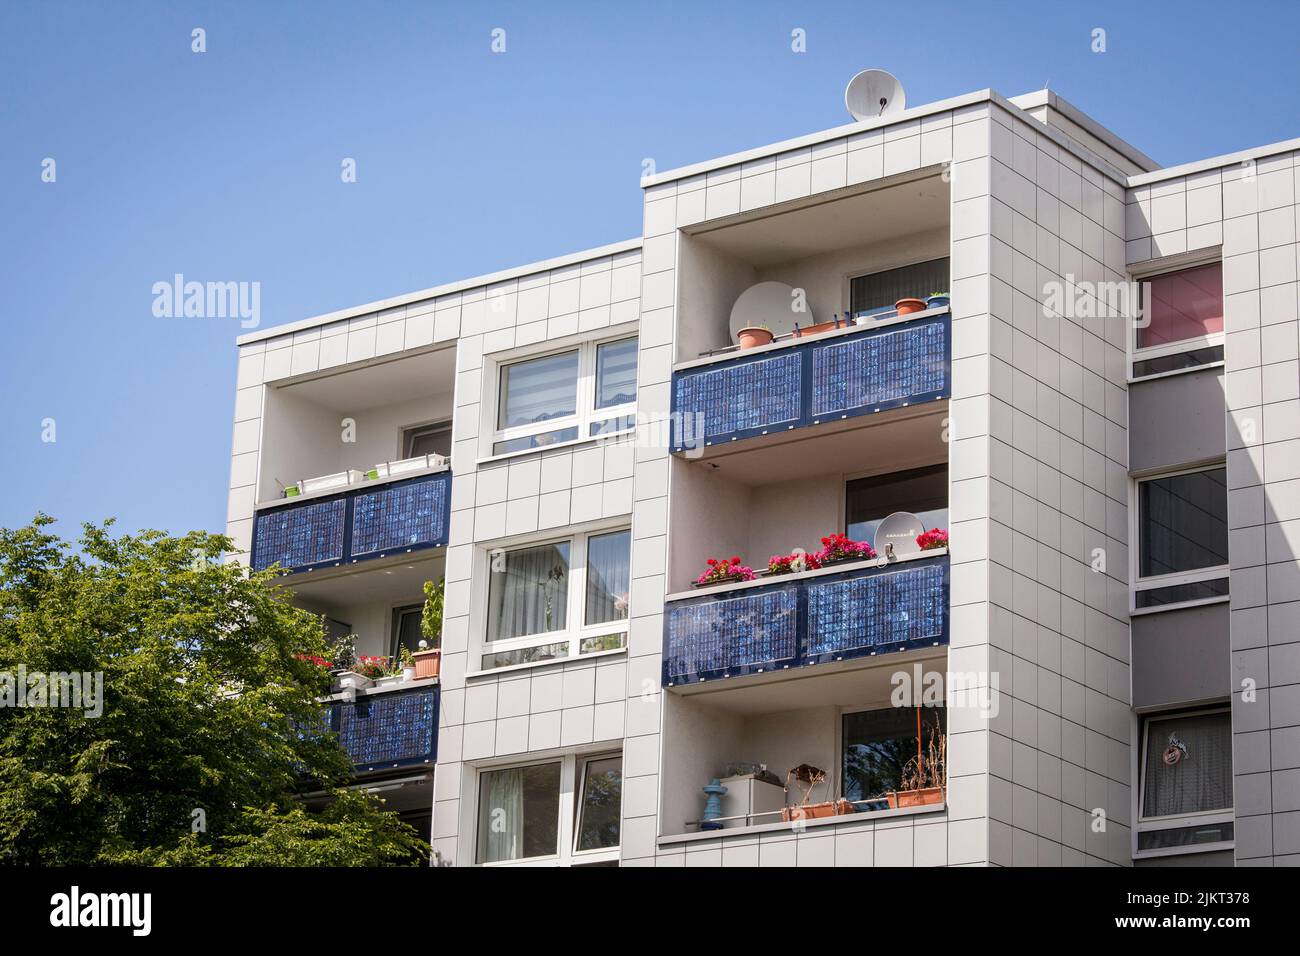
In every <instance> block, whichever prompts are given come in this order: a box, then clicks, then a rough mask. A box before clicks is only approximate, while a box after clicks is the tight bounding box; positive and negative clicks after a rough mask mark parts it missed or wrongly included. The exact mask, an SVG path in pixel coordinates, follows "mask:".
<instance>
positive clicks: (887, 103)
mask: <svg viewBox="0 0 1300 956" xmlns="http://www.w3.org/2000/svg"><path fill="white" fill-rule="evenodd" d="M844 105H845V106H847V107H848V108H849V112H850V113H852V114H853V118H854V119H855V120H857V121H858V122H859V123H861V122H863V121H864V120H872V119H875V118H876V117H878V116H887V115H888V114H890V113H899V112H902V110H903V109H904V108H905V107H906V106H907V97H906V96H905V95H904V94H903V84H902V83H899V82H898V80H897V79H895V78H894V74H892V73H886V72H885V71H884V70H863V71H862V72H861V73H859V74H858V75H857V76H855V77H854V78H853V79H851V80H849V85H848V86H847V87H845V88H844Z"/></svg>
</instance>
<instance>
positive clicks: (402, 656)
mask: <svg viewBox="0 0 1300 956" xmlns="http://www.w3.org/2000/svg"><path fill="white" fill-rule="evenodd" d="M397 659H398V660H399V661H400V662H401V665H402V680H403V681H411V680H415V658H414V657H412V656H411V649H410V648H409V647H407V646H406V645H405V644H403V645H402V649H401V650H400V651H398V654H397Z"/></svg>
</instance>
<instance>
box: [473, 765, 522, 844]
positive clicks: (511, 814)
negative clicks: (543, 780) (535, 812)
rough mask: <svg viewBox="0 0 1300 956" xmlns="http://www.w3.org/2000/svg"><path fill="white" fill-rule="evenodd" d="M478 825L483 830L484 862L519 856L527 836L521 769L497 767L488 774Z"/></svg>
mask: <svg viewBox="0 0 1300 956" xmlns="http://www.w3.org/2000/svg"><path fill="white" fill-rule="evenodd" d="M479 826H480V827H481V828H482V829H483V831H484V840H483V851H482V853H481V856H482V860H481V862H483V863H499V862H500V861H502V860H517V859H519V857H520V856H521V855H522V851H523V837H524V780H523V771H522V770H497V771H495V772H493V773H492V774H491V775H490V776H489V782H488V787H487V793H486V794H484V797H483V806H482V808H481V812H480V814H479Z"/></svg>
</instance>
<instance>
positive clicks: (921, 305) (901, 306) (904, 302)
mask: <svg viewBox="0 0 1300 956" xmlns="http://www.w3.org/2000/svg"><path fill="white" fill-rule="evenodd" d="M894 308H895V309H896V310H897V311H898V314H899V315H911V314H912V313H913V312H924V311H925V300H924V299H899V300H898V301H897V302H895V303H894Z"/></svg>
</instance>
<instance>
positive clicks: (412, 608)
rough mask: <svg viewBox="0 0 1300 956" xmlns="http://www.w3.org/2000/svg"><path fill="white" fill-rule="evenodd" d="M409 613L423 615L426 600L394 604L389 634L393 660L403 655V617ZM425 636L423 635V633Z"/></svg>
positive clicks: (389, 649) (389, 648) (389, 646)
mask: <svg viewBox="0 0 1300 956" xmlns="http://www.w3.org/2000/svg"><path fill="white" fill-rule="evenodd" d="M407 614H415V615H419V616H421V617H422V616H423V614H424V602H423V601H421V602H420V603H419V604H394V605H393V606H392V609H391V611H390V613H389V617H390V622H389V635H388V654H389V657H390V658H392V660H394V661H396V660H398V659H399V657H400V655H401V649H402V618H403V616H404V615H407ZM421 636H422V637H423V635H421Z"/></svg>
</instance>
